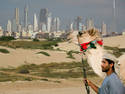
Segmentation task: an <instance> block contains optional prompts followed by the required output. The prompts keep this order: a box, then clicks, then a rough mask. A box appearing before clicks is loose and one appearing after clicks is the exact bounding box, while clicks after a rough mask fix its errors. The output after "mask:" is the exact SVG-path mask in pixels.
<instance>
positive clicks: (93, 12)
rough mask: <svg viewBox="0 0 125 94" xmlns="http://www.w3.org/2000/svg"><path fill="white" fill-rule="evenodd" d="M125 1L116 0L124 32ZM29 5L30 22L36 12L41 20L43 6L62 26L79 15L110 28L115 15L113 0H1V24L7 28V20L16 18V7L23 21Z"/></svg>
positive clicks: (118, 24)
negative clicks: (25, 8)
mask: <svg viewBox="0 0 125 94" xmlns="http://www.w3.org/2000/svg"><path fill="white" fill-rule="evenodd" d="M124 4H125V1H124V0H116V22H117V23H116V26H117V31H118V32H122V31H123V30H124V24H125V19H124V17H125V11H124V10H125V7H124ZM25 5H28V24H33V15H34V13H36V15H37V17H38V20H39V13H40V9H41V8H47V9H48V11H49V12H50V13H51V14H52V17H59V18H60V24H61V28H62V29H65V28H66V24H69V23H70V22H72V21H73V20H74V19H75V18H76V17H77V16H82V21H83V23H84V24H85V21H86V19H87V18H92V19H93V20H94V23H95V26H96V27H101V24H102V22H105V23H106V24H107V27H108V28H110V27H111V24H112V17H113V0H77V1H76V0H1V3H0V12H1V13H0V25H1V26H3V27H4V28H5V26H6V24H7V21H8V20H11V19H13V18H14V11H15V8H19V17H20V22H21V23H23V19H24V18H23V17H24V7H25Z"/></svg>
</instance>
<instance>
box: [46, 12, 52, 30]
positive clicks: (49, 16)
mask: <svg viewBox="0 0 125 94" xmlns="http://www.w3.org/2000/svg"><path fill="white" fill-rule="evenodd" d="M51 20H52V18H51V14H50V13H49V14H48V17H47V31H48V32H50V30H51Z"/></svg>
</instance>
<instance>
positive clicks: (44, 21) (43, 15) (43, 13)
mask: <svg viewBox="0 0 125 94" xmlns="http://www.w3.org/2000/svg"><path fill="white" fill-rule="evenodd" d="M47 17H48V9H46V8H44V9H41V10H40V14H39V29H40V30H42V24H44V25H47Z"/></svg>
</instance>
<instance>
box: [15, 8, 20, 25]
mask: <svg viewBox="0 0 125 94" xmlns="http://www.w3.org/2000/svg"><path fill="white" fill-rule="evenodd" d="M15 19H16V25H19V8H15Z"/></svg>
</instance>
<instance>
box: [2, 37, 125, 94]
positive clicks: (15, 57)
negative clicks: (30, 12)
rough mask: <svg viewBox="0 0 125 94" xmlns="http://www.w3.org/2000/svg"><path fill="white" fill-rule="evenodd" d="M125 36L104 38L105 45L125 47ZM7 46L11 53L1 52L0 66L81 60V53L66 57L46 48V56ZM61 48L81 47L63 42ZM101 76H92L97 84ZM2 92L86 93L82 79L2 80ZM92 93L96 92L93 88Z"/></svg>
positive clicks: (15, 93)
mask: <svg viewBox="0 0 125 94" xmlns="http://www.w3.org/2000/svg"><path fill="white" fill-rule="evenodd" d="M124 40H125V36H117V37H110V38H104V40H103V41H104V45H106V46H112V47H120V48H125V42H124ZM0 48H5V49H8V50H9V51H10V53H9V54H3V53H0V67H9V66H13V67H17V66H19V65H22V64H25V63H34V64H42V63H50V62H58V63H60V62H71V61H80V60H81V57H80V55H75V57H76V59H75V60H73V59H69V58H66V57H67V55H66V53H65V52H62V51H49V50H46V51H45V52H48V53H49V54H50V55H51V56H50V57H48V56H44V55H42V54H36V53H37V52H40V51H41V50H27V49H16V50H15V49H11V48H6V47H1V46H0ZM59 48H60V49H62V50H68V51H69V50H76V51H79V47H78V46H77V45H74V44H72V43H68V42H65V43H61V44H59ZM99 79H100V78H98V79H97V78H91V80H93V81H94V82H95V83H96V84H98V85H100V84H101V81H100V80H99ZM0 94H86V91H85V87H84V84H83V82H82V81H81V79H79V80H75V81H74V80H61V83H54V82H46V81H31V82H22V81H18V82H0ZM91 94H95V93H94V92H93V91H92V90H91Z"/></svg>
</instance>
